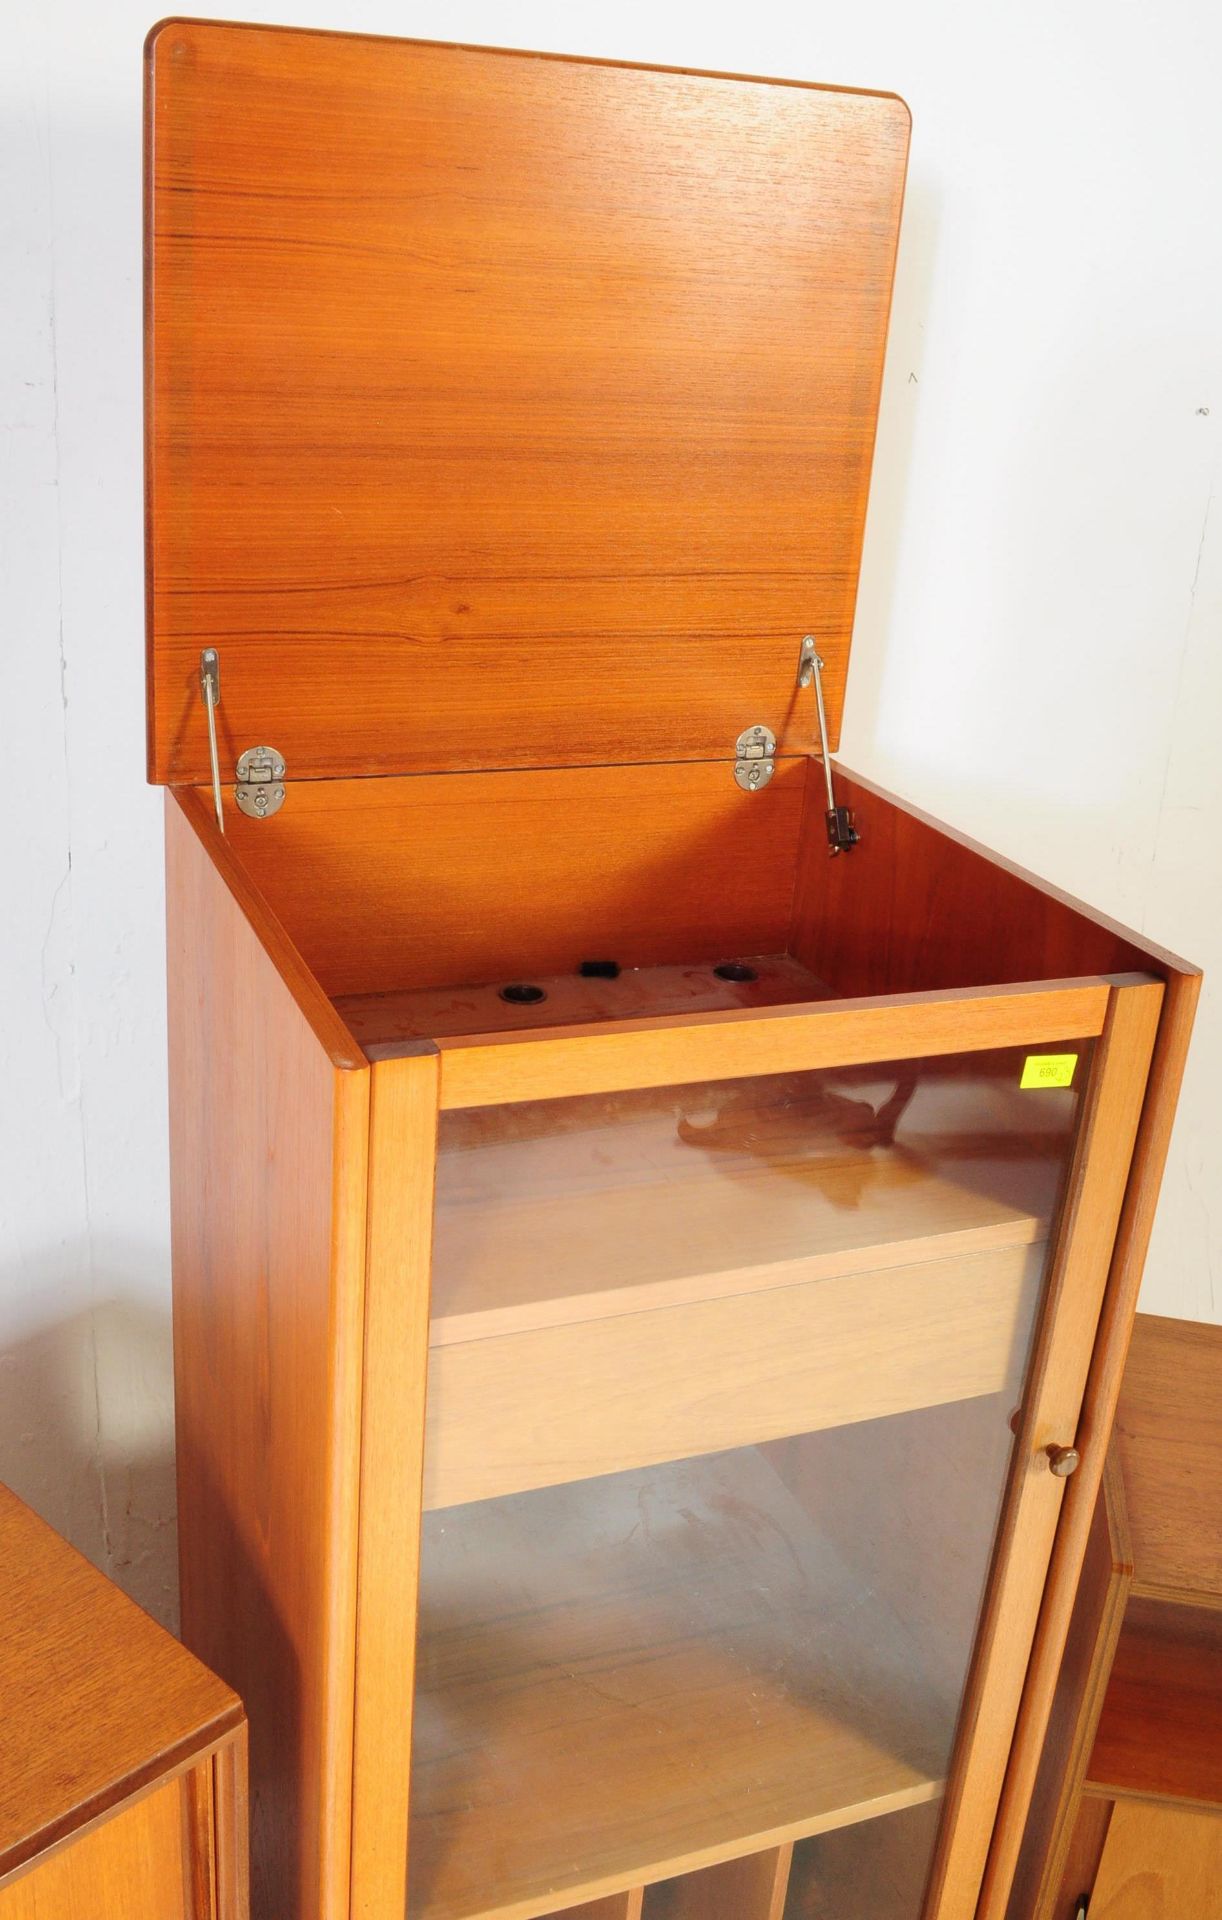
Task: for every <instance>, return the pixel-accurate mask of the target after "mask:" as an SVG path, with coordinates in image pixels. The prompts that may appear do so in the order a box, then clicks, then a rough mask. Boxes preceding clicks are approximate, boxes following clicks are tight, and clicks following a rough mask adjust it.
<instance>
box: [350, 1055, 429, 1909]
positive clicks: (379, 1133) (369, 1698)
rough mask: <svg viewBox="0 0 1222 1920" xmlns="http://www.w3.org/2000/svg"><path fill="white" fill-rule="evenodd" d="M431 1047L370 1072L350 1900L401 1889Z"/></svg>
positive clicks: (375, 1903) (392, 1897) (385, 1897)
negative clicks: (367, 1223)
mask: <svg viewBox="0 0 1222 1920" xmlns="http://www.w3.org/2000/svg"><path fill="white" fill-rule="evenodd" d="M436 1149H437V1055H436V1053H435V1052H434V1050H433V1049H432V1048H431V1047H429V1045H428V1043H427V1042H420V1043H419V1045H418V1051H417V1052H416V1054H415V1055H413V1056H409V1057H407V1058H404V1059H399V1060H393V1061H387V1062H384V1063H382V1064H381V1065H379V1066H377V1067H376V1068H375V1069H374V1073H373V1096H372V1101H371V1113H370V1157H369V1242H368V1264H367V1277H366V1302H365V1365H364V1375H363V1389H364V1391H363V1403H362V1426H361V1434H362V1440H361V1521H360V1553H359V1562H358V1592H357V1623H356V1638H357V1653H356V1741H355V1756H354V1774H353V1829H352V1912H353V1915H354V1916H355V1917H356V1920H364V1916H370V1917H371V1920H381V1916H383V1915H387V1916H390V1915H393V1916H396V1917H397V1916H401V1915H402V1913H403V1906H404V1901H405V1899H406V1895H407V1852H406V1844H405V1842H406V1835H407V1809H408V1797H409V1790H410V1773H411V1740H412V1710H413V1692H412V1689H413V1678H414V1672H415V1653H416V1587H417V1579H418V1575H419V1565H420V1557H419V1556H420V1483H421V1472H422V1458H423V1451H424V1404H425V1381H426V1370H427V1360H428V1326H429V1265H430V1246H431V1235H432V1222H433V1171H434V1166H435V1163H436Z"/></svg>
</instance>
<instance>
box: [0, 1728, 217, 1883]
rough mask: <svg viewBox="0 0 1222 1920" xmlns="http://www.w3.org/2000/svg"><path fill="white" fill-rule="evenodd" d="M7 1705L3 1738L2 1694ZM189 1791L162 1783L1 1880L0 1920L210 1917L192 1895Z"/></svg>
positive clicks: (179, 1785) (171, 1782) (175, 1783)
mask: <svg viewBox="0 0 1222 1920" xmlns="http://www.w3.org/2000/svg"><path fill="white" fill-rule="evenodd" d="M5 1706H6V1714H5V1738H6V1740H7V1738H8V1737H9V1733H10V1731H11V1722H10V1720H9V1717H8V1713H7V1706H8V1700H7V1696H5ZM186 1791H187V1784H186V1781H184V1780H181V1779H179V1780H169V1781H167V1782H166V1784H165V1785H164V1786H161V1787H158V1788H157V1789H156V1790H155V1791H154V1792H153V1793H149V1794H145V1795H144V1797H143V1798H142V1799H139V1800H137V1801H136V1802H135V1803H134V1805H132V1806H129V1807H124V1808H122V1809H121V1811H119V1812H118V1813H116V1814H115V1816H114V1818H113V1819H111V1820H107V1821H105V1822H104V1823H103V1824H102V1825H101V1826H98V1827H95V1828H94V1829H93V1831H92V1832H91V1833H86V1834H83V1835H82V1836H81V1837H80V1839H78V1840H76V1841H75V1842H74V1843H73V1845H71V1846H69V1847H65V1848H62V1849H61V1850H60V1851H59V1852H58V1853H55V1854H53V1855H52V1856H51V1858H50V1859H47V1860H41V1861H38V1862H36V1863H35V1865H34V1866H32V1867H31V1868H30V1869H29V1870H28V1871H27V1872H26V1873H23V1874H22V1875H21V1876H20V1877H19V1878H18V1879H16V1880H13V1881H11V1882H9V1883H8V1884H7V1885H4V1886H0V1920H100V1917H101V1916H115V1920H118V1917H119V1916H122V1920H212V1912H213V1909H212V1906H211V1902H210V1901H209V1903H208V1904H207V1905H202V1904H201V1903H200V1900H199V1899H198V1898H197V1896H196V1891H195V1889H194V1886H193V1879H192V1867H193V1862H192V1859H191V1857H190V1856H189V1854H188V1851H187V1849H186V1848H184V1845H183V1830H184V1808H183V1796H184V1793H185V1792H186ZM203 1864H204V1866H205V1871H206V1862H205V1863H203ZM206 1886H207V1883H206V1882H205V1891H206ZM237 1912H238V1910H237V1909H236V1908H232V1907H231V1908H228V1909H224V1910H223V1913H224V1920H230V1916H231V1915H232V1916H234V1920H236V1916H237Z"/></svg>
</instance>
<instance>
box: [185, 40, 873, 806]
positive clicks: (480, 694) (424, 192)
mask: <svg viewBox="0 0 1222 1920" xmlns="http://www.w3.org/2000/svg"><path fill="white" fill-rule="evenodd" d="M148 60H149V75H150V93H149V118H150V135H149V162H148V165H149V239H148V260H149V285H148V340H149V348H148V352H149V359H148V406H149V421H148V516H149V570H150V586H149V658H150V665H149V761H150V773H151V776H152V777H153V778H154V779H157V780H168V781H173V782H203V781H205V780H207V778H208V774H209V753H208V727H207V713H206V708H205V702H204V701H203V700H202V699H201V695H200V655H201V650H202V649H203V648H205V647H215V648H216V649H217V650H218V652H219V656H220V661H221V666H222V671H223V683H224V699H223V702H222V703H221V704H220V705H219V706H217V707H216V709H215V716H214V717H215V720H216V724H217V727H218V732H219V746H220V755H221V761H222V765H223V769H224V777H225V779H226V781H228V780H229V779H230V778H231V777H232V770H233V768H234V765H235V763H236V761H237V758H238V755H239V754H240V753H241V752H242V751H243V750H244V749H245V748H247V747H251V746H255V745H257V744H258V743H259V742H261V741H264V740H273V741H275V743H276V749H277V752H278V753H279V754H280V755H281V756H283V758H284V760H286V761H287V763H288V766H289V768H290V770H291V774H292V778H293V779H295V780H297V779H310V778H318V777H322V776H327V775H339V774H361V773H392V772H414V771H420V770H424V769H429V770H444V769H457V768H473V767H485V768H491V767H510V766H536V765H553V766H554V765H576V764H578V763H583V762H599V761H630V760H632V761H642V760H679V759H727V758H729V759H730V760H731V762H732V758H733V747H734V742H735V740H736V739H737V737H738V736H739V734H740V733H741V732H742V731H743V729H744V728H746V727H754V726H762V727H765V728H768V729H770V730H771V731H772V732H773V733H775V734H776V737H777V743H778V751H779V752H781V753H784V752H786V751H789V752H794V751H798V750H801V751H806V750H808V749H809V748H810V746H811V745H812V742H813V735H814V727H813V721H814V714H813V711H812V708H811V705H810V701H809V696H808V695H804V694H800V693H799V691H798V689H797V685H796V674H795V667H796V661H797V656H798V648H799V645H800V642H801V639H802V636H803V635H804V634H807V633H809V634H813V635H814V636H815V639H816V641H817V643H818V647H819V651H820V654H821V656H822V657H823V659H824V661H825V662H826V666H827V677H826V692H827V706H828V718H829V723H830V729H831V733H832V738H833V741H834V740H835V738H836V736H837V734H838V731H839V719H840V709H841V704H842V699H843V690H844V677H845V669H846V666H847V660H848V647H849V638H850V631H851V627H852V619H853V605H854V599H855V594H856V585H857V569H858V560H859V554H860V547H861V537H862V526H863V520H864V515H865V504H866V487H867V481H868V476H869V466H870V457H871V450H872V445H873V440H874V427H875V415H876V410H877V404H878V391H879V383H880V379H881V374H882V360H883V345H884V336H885V331H886V322H887V310H888V305H889V301H890V294H891V277H892V271H893V265H894V256H895V246H896V237H897V231H898V224H899V212H900V200H901V194H902V187H903V176H904V166H905V159H906V153H907V142H908V114H907V110H906V108H905V107H904V105H903V103H902V102H901V101H899V100H897V99H896V98H894V97H893V96H891V95H883V94H868V93H848V92H836V91H831V90H828V89H824V88H817V87H807V86H799V85H793V84H789V83H776V82H766V81H758V80H739V79H730V78H725V77H718V76H714V75H708V74H693V73H683V72H676V71H671V70H658V69H652V68H641V67H624V66H610V65H600V64H596V63H594V62H589V61H580V60H567V59H559V58H552V57H542V56H538V55H531V54H517V53H501V52H497V51H490V50H481V49H478V48H465V47H450V46H439V45H433V44H428V43H421V42H413V41H394V40H376V39H368V38H361V37H356V36H348V35H338V34H318V33H308V32H295V31H286V30H281V29H275V28H263V27H235V26H225V25H219V24H213V23H209V22H199V21H170V22H169V23H167V24H165V25H162V26H161V27H159V28H157V29H156V31H155V32H154V34H153V35H152V36H151V38H150V42H149V50H148Z"/></svg>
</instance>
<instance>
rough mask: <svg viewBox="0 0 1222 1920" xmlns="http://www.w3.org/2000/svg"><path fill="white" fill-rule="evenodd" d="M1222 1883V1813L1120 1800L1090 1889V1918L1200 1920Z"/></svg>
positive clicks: (1209, 1910)
mask: <svg viewBox="0 0 1222 1920" xmlns="http://www.w3.org/2000/svg"><path fill="white" fill-rule="evenodd" d="M1219 1887H1222V1813H1193V1812H1189V1811H1188V1810H1186V1809H1183V1808H1173V1807H1154V1806H1143V1805H1142V1804H1141V1803H1140V1802H1137V1801H1132V1800H1120V1801H1117V1803H1116V1805H1115V1807H1114V1808H1113V1810H1112V1817H1111V1821H1110V1823H1109V1825H1108V1830H1107V1840H1106V1841H1105V1843H1104V1847H1103V1858H1102V1859H1101V1861H1100V1863H1099V1873H1098V1877H1097V1879H1096V1881H1095V1885H1094V1890H1093V1892H1092V1894H1091V1901H1090V1913H1091V1920H1187V1916H1189V1915H1200V1917H1201V1920H1206V1916H1207V1915H1210V1914H1212V1913H1215V1912H1216V1911H1217V1903H1218V1889H1219Z"/></svg>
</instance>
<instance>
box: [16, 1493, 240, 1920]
mask: <svg viewBox="0 0 1222 1920" xmlns="http://www.w3.org/2000/svg"><path fill="white" fill-rule="evenodd" d="M0 1622H2V1623H3V1624H2V1625H0V1725H2V1728H3V1732H2V1734H0V1920H247V1917H248V1913H249V1907H248V1904H247V1873H246V1861H247V1854H246V1720H245V1716H244V1714H243V1712H242V1703H241V1701H240V1700H239V1699H238V1698H237V1696H236V1694H234V1693H233V1692H232V1691H231V1689H230V1688H229V1687H227V1686H225V1685H224V1683H223V1682H222V1681H220V1680H218V1679H217V1677H216V1675H215V1674H212V1673H208V1672H207V1671H206V1669H205V1668H204V1667H202V1666H201V1665H200V1663H199V1661H198V1660H197V1659H195V1658H194V1656H193V1655H192V1654H190V1653H188V1652H187V1650H186V1649H185V1648H184V1647H181V1646H179V1644H178V1642H177V1641H176V1640H175V1639H173V1638H172V1636H171V1635H170V1634H168V1633H167V1632H166V1631H165V1629H164V1628H162V1627H159V1626H158V1625H157V1624H156V1622H155V1621H153V1620H150V1619H149V1617H148V1615H147V1614H146V1613H143V1612H142V1611H141V1609H140V1608H139V1607H138V1606H136V1604H135V1602H134V1601H132V1600H129V1599H128V1598H127V1596H126V1594H123V1593H120V1591H119V1589H118V1588H117V1587H116V1586H113V1585H112V1584H111V1582H110V1581H109V1580H108V1579H107V1578H106V1577H105V1575H104V1574H101V1573H99V1572H98V1570H97V1568H96V1567H91V1566H90V1564H89V1562H88V1561H87V1560H85V1559H83V1558H82V1556H81V1555H80V1554H79V1553H77V1552H76V1551H75V1549H74V1548H72V1547H70V1546H69V1545H68V1543H67V1541H66V1540H61V1539H60V1537H59V1535H58V1534H57V1533H55V1532H54V1531H53V1530H52V1529H51V1528H50V1527H49V1526H47V1524H46V1522H45V1521H43V1520H40V1519H39V1518H38V1516H37V1514H34V1513H31V1511H30V1509H29V1508H28V1507H27V1506H25V1505H24V1503H23V1502H22V1501H20V1500H19V1499H18V1498H17V1496H16V1494H14V1493H11V1492H10V1491H9V1489H8V1488H7V1487H0Z"/></svg>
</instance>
